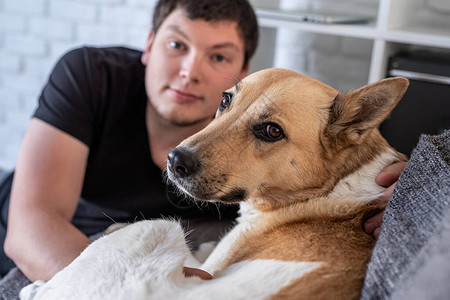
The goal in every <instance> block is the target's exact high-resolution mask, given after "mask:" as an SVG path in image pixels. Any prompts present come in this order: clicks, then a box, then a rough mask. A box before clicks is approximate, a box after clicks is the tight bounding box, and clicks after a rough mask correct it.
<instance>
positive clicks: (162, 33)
mask: <svg viewBox="0 0 450 300" xmlns="http://www.w3.org/2000/svg"><path fill="white" fill-rule="evenodd" d="M142 62H143V63H144V64H145V65H146V67H147V68H146V74H145V86H146V91H147V95H148V97H149V101H150V102H151V104H152V106H153V107H154V109H155V111H156V112H157V114H158V115H159V116H160V117H162V118H163V119H164V120H166V121H169V122H170V123H172V124H176V125H192V124H196V123H199V122H203V121H207V120H210V119H211V118H212V117H213V116H214V114H215V112H216V110H217V107H218V105H219V102H220V101H221V99H222V92H223V91H225V90H227V89H228V88H230V87H231V86H233V85H234V84H235V83H236V82H237V81H239V80H240V79H242V78H243V77H244V76H245V75H246V74H247V71H248V70H247V68H244V69H243V67H242V66H243V62H244V42H243V41H242V39H241V37H240V36H239V32H238V27H237V23H236V22H233V21H221V22H206V21H204V20H201V19H197V20H190V19H189V18H188V17H187V16H186V14H185V12H184V10H183V9H181V8H178V9H176V10H174V11H173V12H172V13H171V14H170V15H169V16H168V17H167V18H166V19H165V20H164V22H163V23H162V24H161V26H160V27H159V29H158V32H157V34H154V33H153V32H151V33H150V35H149V39H148V41H147V47H146V49H145V51H144V54H143V55H142Z"/></svg>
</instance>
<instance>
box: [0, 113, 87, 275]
mask: <svg viewBox="0 0 450 300" xmlns="http://www.w3.org/2000/svg"><path fill="white" fill-rule="evenodd" d="M88 153H89V149H88V147H87V146H86V145H85V144H83V143H82V142H80V141H78V140H77V139H75V138H73V137H71V136H70V135H68V134H66V133H64V132H62V131H60V130H58V129H56V128H54V127H52V126H50V125H48V124H47V123H45V122H43V121H41V120H38V119H33V120H32V121H31V124H30V127H29V129H28V131H27V133H26V135H25V138H24V141H23V143H22V148H21V151H20V154H19V159H18V163H17V168H16V173H15V176H14V182H13V186H12V191H11V201H10V207H9V218H8V227H7V236H6V240H5V252H6V254H7V255H8V256H9V257H10V258H11V259H12V260H13V261H14V262H15V263H16V265H17V266H18V267H19V268H20V269H21V270H22V272H23V273H24V274H25V275H26V276H27V277H28V278H29V279H30V280H32V281H35V280H37V279H41V280H49V279H50V278H51V277H52V276H53V275H54V274H56V273H57V272H58V271H59V270H61V269H62V268H63V267H65V266H66V265H68V264H69V263H70V262H71V261H72V260H73V259H75V257H77V256H78V255H79V254H80V252H81V251H82V250H83V249H84V248H85V247H86V246H87V245H88V244H89V243H90V241H89V239H88V238H87V237H86V236H85V235H84V234H82V233H81V232H80V231H79V230H78V229H76V228H75V227H74V226H73V225H72V224H71V223H70V221H71V219H72V217H73V214H74V213H75V209H76V207H77V204H78V200H79V197H80V194H81V188H82V184H83V178H84V173H85V168H86V163H87V156H88Z"/></svg>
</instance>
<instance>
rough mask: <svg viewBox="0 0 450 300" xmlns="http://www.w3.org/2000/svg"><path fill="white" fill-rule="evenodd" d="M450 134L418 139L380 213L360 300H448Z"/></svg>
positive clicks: (449, 131)
mask: <svg viewBox="0 0 450 300" xmlns="http://www.w3.org/2000/svg"><path fill="white" fill-rule="evenodd" d="M449 203H450V130H447V131H446V132H444V133H443V134H441V135H439V136H422V137H421V139H420V141H419V144H418V145H417V147H416V149H415V150H414V151H413V153H412V154H411V158H410V160H409V162H408V164H407V166H406V168H405V170H404V171H403V173H402V175H401V176H400V178H399V181H398V184H397V187H396V189H395V191H394V193H393V195H392V198H391V199H390V201H389V204H388V206H387V208H386V211H385V214H384V218H383V226H382V230H381V234H380V238H379V239H378V241H377V243H376V245H375V249H374V252H373V254H372V258H371V261H370V263H369V266H368V271H367V274H366V279H365V283H364V288H363V291H362V297H361V299H364V300H367V299H408V300H411V299H427V300H428V299H450V284H449V282H450V281H449V280H450V207H449Z"/></svg>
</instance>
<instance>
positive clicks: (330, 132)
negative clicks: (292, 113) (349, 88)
mask: <svg viewBox="0 0 450 300" xmlns="http://www.w3.org/2000/svg"><path fill="white" fill-rule="evenodd" d="M407 87H408V80H407V79H406V78H403V77H396V78H389V79H384V80H381V81H379V82H376V83H372V84H369V85H367V86H364V87H362V88H360V89H358V90H356V91H353V92H350V93H348V94H338V95H337V96H336V98H335V99H334V101H333V104H332V105H331V107H330V115H329V120H328V126H327V129H326V130H325V136H326V137H327V138H328V140H329V141H330V144H331V145H334V146H335V147H337V148H338V149H339V148H345V147H347V146H350V145H354V144H359V143H360V142H361V141H362V140H363V139H364V137H365V135H366V134H367V133H368V132H370V131H371V130H372V129H374V128H376V127H377V126H378V125H379V124H380V123H381V122H382V121H383V120H384V119H385V118H386V117H387V116H388V115H389V113H390V112H391V111H392V110H393V109H394V107H395V106H396V105H397V103H398V102H399V101H400V99H401V98H402V96H403V94H404V93H405V91H406V89H407Z"/></svg>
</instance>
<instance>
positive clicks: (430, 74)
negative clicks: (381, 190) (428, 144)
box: [380, 52, 450, 155]
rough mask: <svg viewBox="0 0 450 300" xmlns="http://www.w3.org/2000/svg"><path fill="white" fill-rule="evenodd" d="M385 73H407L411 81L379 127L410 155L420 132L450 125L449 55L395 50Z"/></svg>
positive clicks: (392, 141) (391, 141) (391, 74)
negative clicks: (398, 101)
mask: <svg viewBox="0 0 450 300" xmlns="http://www.w3.org/2000/svg"><path fill="white" fill-rule="evenodd" d="M388 76H389V77H394V76H403V77H406V78H408V79H409V80H410V85H409V87H408V90H407V91H406V93H405V95H404V96H403V99H402V100H401V101H400V103H399V104H398V106H397V107H396V108H395V109H394V111H393V112H392V113H391V115H390V116H389V117H388V119H386V120H385V121H384V122H383V123H382V124H381V125H380V131H381V133H382V134H383V136H384V137H385V138H386V139H387V140H388V141H389V143H390V144H391V145H392V146H394V147H395V148H396V149H397V150H398V151H400V152H403V153H405V154H407V155H409V154H410V153H411V151H412V150H413V149H414V147H415V146H416V144H417V142H418V140H419V136H420V134H422V133H426V134H437V133H440V132H442V131H443V130H445V129H449V128H450V55H449V54H442V53H440V54H437V53H431V52H410V53H399V54H396V55H394V56H392V57H391V58H390V59H389V65H388Z"/></svg>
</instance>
